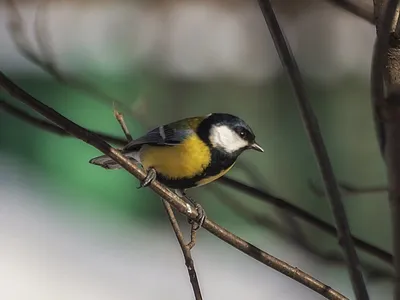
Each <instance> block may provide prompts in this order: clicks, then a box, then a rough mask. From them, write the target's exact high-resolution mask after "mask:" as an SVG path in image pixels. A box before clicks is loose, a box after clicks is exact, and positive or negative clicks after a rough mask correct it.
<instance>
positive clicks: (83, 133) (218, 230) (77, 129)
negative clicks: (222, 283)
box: [0, 72, 347, 299]
mask: <svg viewBox="0 0 400 300" xmlns="http://www.w3.org/2000/svg"><path fill="white" fill-rule="evenodd" d="M0 86H1V87H2V88H3V89H4V90H5V91H7V92H8V93H9V94H10V95H11V96H13V97H14V98H15V99H17V100H18V101H20V102H23V103H25V104H26V105H28V106H29V107H31V108H32V109H34V110H36V111H37V112H38V113H40V114H41V115H43V116H44V117H46V118H48V119H49V120H50V121H52V122H54V123H55V124H57V125H58V126H60V127H62V128H63V129H64V130H65V131H68V132H69V133H70V134H71V135H73V136H75V137H76V138H78V139H80V140H82V141H84V142H86V143H88V144H90V145H92V146H93V147H95V148H97V149H98V150H99V151H101V152H102V153H104V154H105V155H108V156H109V157H110V158H112V159H113V160H115V161H116V162H117V163H118V164H120V165H121V166H122V167H123V168H124V169H126V170H127V171H128V172H129V173H131V174H132V175H134V176H135V177H136V178H137V179H139V180H144V179H145V177H146V174H145V172H144V171H143V170H142V169H140V168H139V167H138V166H137V165H135V164H134V163H133V162H132V161H130V160H129V159H127V158H126V157H124V156H123V155H122V154H121V152H119V151H118V150H117V149H115V148H113V147H111V146H110V145H109V144H107V143H106V142H105V141H103V140H102V139H101V138H99V137H98V136H97V135H95V134H93V133H91V132H90V131H87V130H86V129H84V128H83V127H81V126H79V125H77V124H75V123H74V122H72V121H70V120H69V119H67V118H65V117H64V116H62V115H61V114H59V113H58V112H56V111H55V110H53V109H52V108H50V107H48V106H46V105H45V104H43V103H42V102H40V101H39V100H37V99H35V98H33V97H32V96H31V95H29V94H28V93H26V92H25V91H24V90H22V89H21V88H19V87H18V86H17V85H15V84H14V83H13V82H12V81H11V80H9V79H8V78H7V77H6V76H5V75H4V74H3V73H2V72H0ZM150 188H151V189H152V190H153V191H154V192H156V193H157V194H158V195H159V196H160V197H162V198H163V199H165V200H166V201H168V203H170V204H171V205H172V206H173V207H174V208H176V209H177V210H178V211H179V212H180V213H182V214H184V215H186V216H187V217H189V218H190V219H192V220H196V218H197V217H198V213H197V211H196V209H195V208H194V207H192V206H190V205H189V204H188V203H187V202H185V201H184V200H183V199H181V198H180V197H178V196H177V195H176V194H175V193H173V192H172V191H170V190H169V189H167V188H166V187H164V186H163V185H162V184H160V183H159V182H158V181H157V180H154V181H152V182H151V184H150ZM203 228H204V229H206V230H207V231H209V232H210V233H212V234H214V235H215V236H217V237H218V238H220V239H222V240H223V241H225V242H226V243H228V244H230V245H232V246H233V247H235V248H236V249H238V250H240V251H242V252H243V253H245V254H247V255H249V256H251V257H252V258H254V259H256V260H258V261H259V262H261V263H263V264H265V265H267V266H269V267H271V268H273V269H274V270H276V271H278V272H280V273H282V274H284V275H286V276H288V277H290V278H292V279H294V280H296V281H297V282H299V283H301V284H303V285H305V286H307V287H308V288H310V289H312V290H314V291H315V292H317V293H319V294H321V295H323V296H324V297H326V298H328V299H347V298H346V297H345V296H343V295H341V294H340V293H339V292H337V291H335V290H334V289H332V288H331V287H329V286H327V285H325V284H324V283H322V282H320V281H318V280H316V279H315V278H313V277H311V276H310V275H308V274H306V273H304V272H303V271H301V270H299V269H298V268H295V267H293V266H291V265H289V264H287V263H286V262H284V261H282V260H280V259H278V258H276V257H274V256H272V255H270V254H268V253H266V252H264V251H262V250H261V249H259V248H257V247H255V246H254V245H252V244H250V243H248V242H246V241H245V240H243V239H241V238H239V237H238V236H236V235H234V234H232V233H230V232H229V231H227V230H226V229H224V228H223V227H221V226H219V225H217V224H216V223H214V222H212V221H211V220H210V219H209V218H207V219H206V220H205V221H204V224H203Z"/></svg>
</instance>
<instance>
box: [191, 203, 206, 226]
mask: <svg viewBox="0 0 400 300" xmlns="http://www.w3.org/2000/svg"><path fill="white" fill-rule="evenodd" d="M195 208H196V211H197V214H198V215H197V217H196V220H189V223H190V224H192V225H193V230H198V229H200V227H202V226H203V224H204V221H205V220H206V212H205V210H204V208H203V207H202V206H201V205H200V204H198V203H196V204H195Z"/></svg>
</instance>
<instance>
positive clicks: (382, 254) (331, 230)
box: [218, 176, 393, 266]
mask: <svg viewBox="0 0 400 300" xmlns="http://www.w3.org/2000/svg"><path fill="white" fill-rule="evenodd" d="M218 182H222V183H223V184H224V185H226V186H229V187H232V188H236V189H238V190H240V191H242V192H244V193H246V194H248V195H251V196H253V197H255V198H257V199H260V200H262V201H264V202H267V203H269V204H272V205H274V206H276V207H278V208H281V209H283V210H285V211H287V212H290V213H291V214H293V215H295V216H296V217H298V218H301V219H302V220H304V221H306V222H308V223H310V224H312V225H314V226H316V227H318V228H319V229H321V230H322V231H324V232H326V233H328V234H329V235H331V236H337V232H336V228H335V227H334V226H332V225H331V224H329V223H328V222H326V221H324V220H321V219H319V218H318V217H316V216H314V215H313V214H311V213H309V212H307V211H306V210H303V209H301V208H299V207H297V206H295V205H293V204H291V203H290V202H289V201H287V200H284V199H282V198H279V197H276V196H273V195H271V194H269V193H267V192H265V191H263V190H260V189H257V188H254V187H252V186H249V185H246V184H244V183H242V182H240V181H237V180H235V179H232V178H229V177H226V176H224V177H222V178H220V179H219V180H218ZM352 238H353V240H354V243H355V244H356V246H357V247H359V248H360V249H362V250H364V251H365V252H368V253H369V254H371V255H373V256H375V257H377V258H379V259H381V260H382V261H384V262H386V263H388V264H390V265H391V266H392V265H393V256H392V255H391V254H390V253H388V252H387V251H385V250H383V249H380V248H379V247H376V246H374V245H371V244H369V243H367V242H365V241H363V240H361V239H359V238H357V237H355V236H352Z"/></svg>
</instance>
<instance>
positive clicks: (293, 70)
mask: <svg viewBox="0 0 400 300" xmlns="http://www.w3.org/2000/svg"><path fill="white" fill-rule="evenodd" d="M258 3H259V4H260V8H261V10H262V12H263V15H264V18H265V21H266V23H267V25H268V28H269V31H270V33H271V36H272V38H273V40H274V43H275V47H276V49H277V51H278V54H279V57H280V59H281V62H282V65H283V66H284V67H285V68H286V71H287V72H288V75H289V78H290V80H291V83H292V86H293V88H294V91H295V94H296V98H297V102H298V105H299V109H300V112H301V115H302V118H303V122H304V125H305V128H306V130H307V133H308V136H309V139H310V142H311V145H312V146H313V150H314V154H315V156H316V158H317V162H318V165H319V168H320V171H321V175H322V178H323V181H324V185H325V189H326V193H327V195H328V198H329V200H330V205H331V209H332V213H333V216H334V219H335V223H336V226H337V234H338V241H339V244H340V245H341V247H342V250H343V253H344V254H345V257H346V260H347V263H348V269H349V274H350V278H351V282H352V286H353V290H354V293H355V295H356V298H357V299H363V300H367V299H369V297H368V292H367V288H366V286H365V283H364V279H363V275H362V273H361V269H360V262H359V259H358V256H357V253H356V251H355V247H354V243H353V240H352V237H351V234H350V229H349V224H348V221H347V217H346V212H345V209H344V207H343V203H342V201H341V196H340V192H339V187H338V185H337V182H336V178H335V175H334V173H333V170H332V166H331V163H330V161H329V156H328V153H327V151H326V148H325V145H324V141H323V139H322V135H321V132H320V130H319V125H318V121H317V118H316V116H315V114H314V112H313V110H312V107H311V105H310V103H309V101H308V99H307V96H306V92H305V90H304V86H303V80H302V78H301V75H300V71H299V69H298V67H297V64H296V61H295V59H294V57H293V55H292V53H291V51H290V49H289V45H288V43H287V41H286V39H285V37H284V35H283V32H282V30H281V28H280V26H279V23H278V20H277V19H276V16H275V13H274V10H273V8H272V6H271V2H270V0H259V1H258Z"/></svg>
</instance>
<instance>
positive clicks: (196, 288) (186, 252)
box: [162, 199, 203, 300]
mask: <svg viewBox="0 0 400 300" xmlns="http://www.w3.org/2000/svg"><path fill="white" fill-rule="evenodd" d="M162 201H163V204H164V208H165V210H166V212H167V214H168V218H169V221H170V222H171V226H172V228H173V230H174V232H175V236H176V238H177V240H178V242H179V246H180V247H181V249H182V253H183V256H184V258H185V265H186V268H187V270H188V273H189V278H190V283H191V284H192V288H193V292H194V296H195V298H196V300H201V299H203V297H202V296H201V290H200V285H199V281H198V279H197V275H196V269H195V268H194V262H193V259H192V254H191V253H190V249H191V248H189V245H186V244H185V240H184V238H183V234H182V231H181V229H180V227H179V224H178V221H177V220H176V218H175V214H174V211H173V210H172V208H171V205H170V204H169V203H168V202H167V201H165V200H164V199H162Z"/></svg>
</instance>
